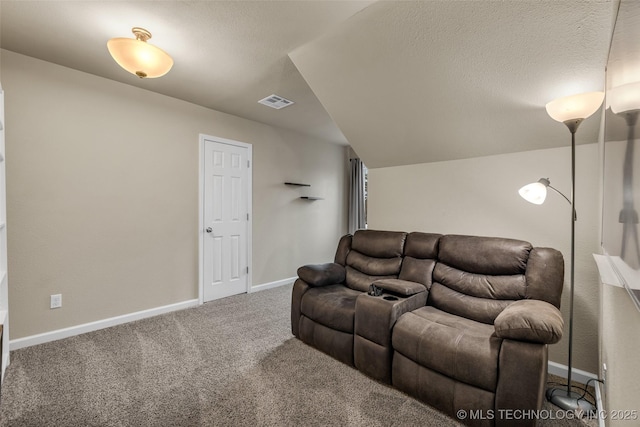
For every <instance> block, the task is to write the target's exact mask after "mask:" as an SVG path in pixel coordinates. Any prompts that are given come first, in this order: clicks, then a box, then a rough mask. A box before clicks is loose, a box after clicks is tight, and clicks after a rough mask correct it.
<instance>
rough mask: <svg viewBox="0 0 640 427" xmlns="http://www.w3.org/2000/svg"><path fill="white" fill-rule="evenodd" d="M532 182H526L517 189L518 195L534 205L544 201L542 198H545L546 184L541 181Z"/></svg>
mask: <svg viewBox="0 0 640 427" xmlns="http://www.w3.org/2000/svg"><path fill="white" fill-rule="evenodd" d="M541 181H542V180H540V181H538V182H534V183H531V184H527V185H525V186H524V187H522V188H521V189H520V190H518V193H519V194H520V197H522V198H523V199H525V200H526V201H527V202H529V203H533V204H534V205H541V204H543V203H544V199H546V198H547V185H548V184H547V185H545V184H544V183H542V182H541ZM547 182H548V181H547Z"/></svg>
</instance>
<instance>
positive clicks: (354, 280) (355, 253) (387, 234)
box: [346, 230, 407, 291]
mask: <svg viewBox="0 0 640 427" xmlns="http://www.w3.org/2000/svg"><path fill="white" fill-rule="evenodd" d="M406 237H407V233H404V232H395V231H377V230H358V231H356V232H355V233H354V234H353V237H352V239H351V250H350V251H349V252H348V254H347V257H346V270H347V278H346V285H347V286H348V287H350V288H351V289H355V290H358V291H367V290H368V289H369V285H371V283H373V282H375V281H376V280H379V279H397V278H398V274H399V273H400V266H401V265H402V254H403V253H404V244H405V240H406Z"/></svg>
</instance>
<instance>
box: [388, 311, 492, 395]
mask: <svg viewBox="0 0 640 427" xmlns="http://www.w3.org/2000/svg"><path fill="white" fill-rule="evenodd" d="M392 344H393V348H394V350H396V351H398V352H400V353H401V354H402V355H404V356H406V357H407V358H409V359H411V360H413V361H414V362H416V363H418V364H419V365H421V366H424V367H426V368H429V369H431V370H433V371H436V372H439V373H441V374H443V375H446V376H448V377H450V378H453V379H455V380H457V381H460V382H464V383H466V384H470V385H473V386H475V387H479V388H482V389H484V390H487V391H490V392H495V390H496V384H497V380H498V356H499V354H500V346H501V345H502V339H500V338H498V337H497V336H496V335H495V329H494V327H493V325H487V324H484V323H480V322H476V321H474V320H470V319H467V318H464V317H459V316H456V315H453V314H449V313H447V312H444V311H441V310H438V309H437V308H435V307H432V306H426V307H421V308H419V309H417V310H414V311H412V312H410V313H406V314H404V315H403V316H402V317H400V319H399V320H398V322H397V323H396V325H395V327H394V329H393V336H392Z"/></svg>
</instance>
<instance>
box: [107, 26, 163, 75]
mask: <svg viewBox="0 0 640 427" xmlns="http://www.w3.org/2000/svg"><path fill="white" fill-rule="evenodd" d="M131 31H132V32H133V34H135V36H136V38H135V39H127V38H123V37H118V38H115V39H111V40H109V41H108V42H107V49H109V53H110V54H111V56H112V57H113V59H114V60H115V61H116V62H117V63H118V65H120V66H121V67H122V68H124V69H125V70H127V71H128V72H130V73H131V74H135V75H136V76H138V77H140V78H141V79H143V78H145V77H146V78H150V79H152V78H156V77H161V76H164V75H165V74H167V73H168V72H169V70H170V69H171V67H172V66H173V59H171V57H170V56H169V54H168V53H167V52H165V51H164V50H162V49H160V48H159V47H156V46H153V45H150V44H149V43H147V40H149V39H150V38H151V33H150V32H149V31H147V30H145V29H144V28H138V27H134V28H132V29H131Z"/></svg>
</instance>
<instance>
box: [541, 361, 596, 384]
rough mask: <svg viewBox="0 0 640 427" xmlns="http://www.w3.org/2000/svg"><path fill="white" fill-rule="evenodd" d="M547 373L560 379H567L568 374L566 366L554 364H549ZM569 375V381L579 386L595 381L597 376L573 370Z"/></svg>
mask: <svg viewBox="0 0 640 427" xmlns="http://www.w3.org/2000/svg"><path fill="white" fill-rule="evenodd" d="M547 369H548V372H549V373H550V374H553V375H557V376H559V377H562V378H567V377H568V373H569V368H568V367H567V365H562V364H560V363H556V362H549V365H548V368H547ZM571 371H572V374H571V380H572V381H576V382H579V383H580V384H586V383H587V381H589V380H590V379H597V378H598V376H597V375H596V374H592V373H591V372H587V371H583V370H581V369H576V368H573V369H572V370H571Z"/></svg>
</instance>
